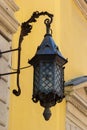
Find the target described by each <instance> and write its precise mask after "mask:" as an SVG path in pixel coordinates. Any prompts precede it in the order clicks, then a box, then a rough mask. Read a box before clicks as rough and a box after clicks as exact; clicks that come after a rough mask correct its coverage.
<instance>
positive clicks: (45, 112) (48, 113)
mask: <svg viewBox="0 0 87 130" xmlns="http://www.w3.org/2000/svg"><path fill="white" fill-rule="evenodd" d="M51 115H52V114H51V111H50V109H49V108H45V110H44V112H43V116H44V118H45V120H46V121H48V120H49V119H50V117H51Z"/></svg>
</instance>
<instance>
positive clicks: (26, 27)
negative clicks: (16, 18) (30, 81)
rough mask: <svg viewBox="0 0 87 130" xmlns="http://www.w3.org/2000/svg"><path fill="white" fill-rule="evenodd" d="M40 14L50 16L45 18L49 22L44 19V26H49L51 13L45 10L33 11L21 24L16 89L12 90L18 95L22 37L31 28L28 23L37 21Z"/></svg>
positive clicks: (19, 92) (51, 19) (19, 90)
mask: <svg viewBox="0 0 87 130" xmlns="http://www.w3.org/2000/svg"><path fill="white" fill-rule="evenodd" d="M42 15H47V16H48V17H49V18H50V20H49V19H46V21H48V20H49V21H50V23H49V24H48V22H47V23H46V21H45V24H46V26H48V28H49V26H50V24H51V23H52V21H53V14H50V13H48V12H47V11H45V12H38V11H36V12H34V13H33V14H32V16H31V18H30V19H29V20H27V21H26V22H23V23H22V25H21V32H20V37H19V43H18V64H17V88H18V90H15V89H14V90H13V94H14V95H16V96H19V95H20V94H21V89H20V83H19V79H20V60H21V45H22V41H23V39H24V36H26V35H28V33H30V32H31V30H32V25H31V24H29V23H32V22H37V18H39V16H42ZM47 31H48V30H47Z"/></svg>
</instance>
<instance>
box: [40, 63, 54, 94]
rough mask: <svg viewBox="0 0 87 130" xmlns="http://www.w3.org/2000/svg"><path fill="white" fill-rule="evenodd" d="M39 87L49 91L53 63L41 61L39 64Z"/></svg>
mask: <svg viewBox="0 0 87 130" xmlns="http://www.w3.org/2000/svg"><path fill="white" fill-rule="evenodd" d="M40 82H41V89H42V90H43V91H45V90H47V91H46V92H49V91H50V90H52V87H53V64H52V63H42V64H41V80H40Z"/></svg>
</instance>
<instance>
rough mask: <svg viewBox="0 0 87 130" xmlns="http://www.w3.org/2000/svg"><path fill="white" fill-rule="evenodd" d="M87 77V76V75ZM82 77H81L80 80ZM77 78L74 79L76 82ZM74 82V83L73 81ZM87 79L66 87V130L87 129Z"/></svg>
mask: <svg viewBox="0 0 87 130" xmlns="http://www.w3.org/2000/svg"><path fill="white" fill-rule="evenodd" d="M86 79H87V77H86ZM80 80H81V78H79V81H80ZM74 81H75V80H73V82H74ZM71 84H72V83H71ZM86 87H87V81H84V82H82V83H79V84H78V83H77V84H76V82H75V84H72V85H70V84H69V86H66V87H65V95H66V96H65V98H66V130H86V129H87V93H86V90H85V88H86Z"/></svg>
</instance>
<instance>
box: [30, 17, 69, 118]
mask: <svg viewBox="0 0 87 130" xmlns="http://www.w3.org/2000/svg"><path fill="white" fill-rule="evenodd" d="M45 24H46V27H47V32H46V35H45V37H44V39H43V41H42V43H41V45H40V46H39V47H38V48H37V52H36V54H35V56H34V57H33V58H32V59H31V60H29V64H31V65H33V67H34V80H33V97H32V100H33V101H34V102H35V103H36V102H38V101H40V104H41V106H43V107H45V110H44V113H43V115H44V117H45V120H49V118H50V116H51V112H50V110H49V108H50V107H52V106H54V105H55V104H56V103H57V102H61V101H62V99H63V98H64V67H63V65H64V64H65V63H66V62H67V60H66V59H65V58H64V57H63V56H62V55H61V53H60V51H59V49H58V47H57V46H56V44H55V42H54V41H53V39H52V36H51V34H50V21H49V19H46V20H45Z"/></svg>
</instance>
